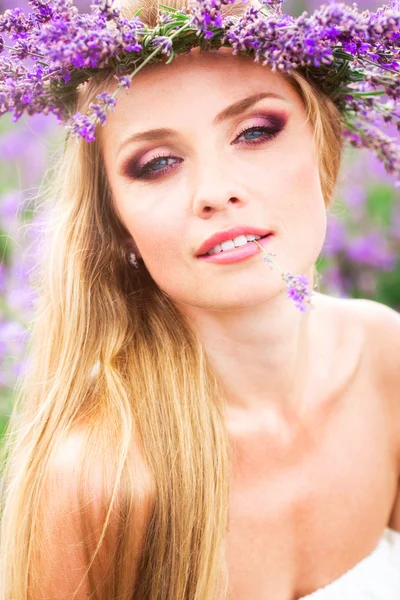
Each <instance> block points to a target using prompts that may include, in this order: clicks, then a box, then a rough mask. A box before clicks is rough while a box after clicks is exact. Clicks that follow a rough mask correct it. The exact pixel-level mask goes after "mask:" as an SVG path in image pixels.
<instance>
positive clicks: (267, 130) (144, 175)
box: [127, 124, 284, 179]
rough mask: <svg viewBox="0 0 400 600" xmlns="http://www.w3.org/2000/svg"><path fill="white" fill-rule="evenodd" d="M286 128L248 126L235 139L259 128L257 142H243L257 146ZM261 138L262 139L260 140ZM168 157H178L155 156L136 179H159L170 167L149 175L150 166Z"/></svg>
mask: <svg viewBox="0 0 400 600" xmlns="http://www.w3.org/2000/svg"><path fill="white" fill-rule="evenodd" d="M283 128H284V124H281V125H279V126H278V125H276V126H274V127H265V126H263V125H258V126H253V127H247V128H245V129H243V130H242V131H241V132H240V133H239V134H238V135H237V137H236V138H235V141H236V140H237V139H238V138H239V137H241V136H242V135H244V134H245V133H248V132H249V131H254V130H258V131H263V134H262V135H261V136H260V137H259V138H258V139H257V141H255V142H251V141H248V140H246V141H244V142H243V144H245V145H246V146H257V145H259V144H263V143H265V142H266V141H270V140H272V139H274V138H275V137H276V136H277V135H278V134H279V133H280V132H281V131H282V129H283ZM260 140H261V141H260ZM162 158H163V159H168V158H176V157H175V156H174V155H173V154H171V153H169V154H159V155H156V156H154V158H152V159H151V160H150V161H149V162H147V163H146V164H145V165H143V167H141V168H140V169H139V170H138V171H137V172H134V174H133V178H134V179H157V178H158V177H159V176H160V175H163V174H164V173H165V172H166V171H168V169H169V167H168V166H166V167H164V168H163V169H160V170H159V171H156V172H155V174H154V175H148V173H150V172H151V171H150V168H151V167H152V166H153V165H155V164H157V161H159V160H160V159H162ZM127 171H128V172H127V175H128V176H129V172H130V167H129V165H128V169H127Z"/></svg>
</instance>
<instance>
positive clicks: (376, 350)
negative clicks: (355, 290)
mask: <svg viewBox="0 0 400 600" xmlns="http://www.w3.org/2000/svg"><path fill="white" fill-rule="evenodd" d="M316 299H317V306H318V308H319V307H322V309H323V310H324V312H325V314H326V315H327V317H328V318H329V320H330V322H331V323H332V324H333V326H334V329H335V330H336V331H337V333H338V334H339V335H341V336H345V335H346V334H347V333H348V332H350V334H351V335H353V336H354V335H356V336H357V338H358V339H359V340H360V341H361V342H362V343H363V344H364V345H366V347H365V349H368V351H369V352H371V353H372V355H373V357H374V358H375V357H376V359H377V361H378V363H379V364H380V365H381V366H382V368H383V369H387V370H388V372H390V371H391V372H392V373H393V372H396V371H397V370H398V369H400V313H398V312H397V311H395V310H394V309H392V308H390V307H389V306H387V305H386V304H381V303H380V302H376V301H374V300H367V299H364V298H360V299H359V298H335V297H333V296H327V295H325V294H316Z"/></svg>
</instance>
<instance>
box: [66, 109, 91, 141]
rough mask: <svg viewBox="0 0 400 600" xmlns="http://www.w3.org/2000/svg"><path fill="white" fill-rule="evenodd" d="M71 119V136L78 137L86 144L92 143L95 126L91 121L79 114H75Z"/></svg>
mask: <svg viewBox="0 0 400 600" xmlns="http://www.w3.org/2000/svg"><path fill="white" fill-rule="evenodd" d="M72 119H73V124H72V125H71V131H72V133H73V135H76V136H80V137H82V138H84V139H85V140H86V141H87V142H94V140H95V137H94V132H95V125H94V122H93V119H90V118H89V117H87V116H86V115H82V114H81V113H77V114H76V115H74V116H73V118H72Z"/></svg>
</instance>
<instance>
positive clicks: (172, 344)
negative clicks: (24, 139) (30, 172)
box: [0, 0, 400, 600]
mask: <svg viewBox="0 0 400 600" xmlns="http://www.w3.org/2000/svg"><path fill="white" fill-rule="evenodd" d="M170 5H171V6H178V7H180V6H181V5H175V4H173V3H170ZM141 6H142V7H143V8H144V11H143V12H142V13H141V18H142V20H143V21H144V22H147V23H148V24H149V26H154V24H155V19H156V15H157V4H156V3H155V2H153V0H151V2H146V3H145V4H138V3H126V4H125V5H124V6H123V10H124V14H125V15H126V16H128V17H130V16H132V15H133V14H134V13H135V11H136V10H137V9H138V8H139V7H141ZM230 10H231V12H232V14H238V12H240V11H242V10H244V8H243V7H241V5H240V4H237V5H233V6H231V7H230ZM226 11H227V12H228V9H226ZM115 86H116V82H115V78H113V73H110V74H109V75H108V77H103V78H102V79H98V80H97V81H96V82H94V81H91V82H90V83H88V84H86V85H85V86H83V87H82V88H81V89H80V90H79V93H78V94H76V97H74V101H73V102H75V104H74V107H75V109H76V110H77V111H78V110H80V111H82V112H84V110H85V109H86V108H87V107H88V105H89V103H90V102H91V101H92V100H93V98H94V97H95V95H96V94H98V93H100V92H103V91H112V90H113V89H115ZM167 129H168V131H166V130H167ZM161 130H162V131H161ZM341 151H342V139H341V135H340V118H339V114H338V111H337V109H336V108H335V106H334V105H333V103H332V101H331V100H329V99H328V98H327V97H325V96H324V95H323V94H321V92H319V91H318V90H317V88H316V87H315V86H312V85H311V84H310V83H309V82H307V81H306V80H305V79H304V78H303V77H302V76H300V74H297V73H293V74H292V75H291V76H287V75H283V74H280V73H278V72H273V71H272V70H271V69H269V68H266V67H264V66H261V65H260V64H256V63H255V62H254V61H253V60H251V59H248V58H246V57H239V56H233V55H232V52H231V50H230V49H228V48H223V49H221V50H220V51H219V52H218V53H211V52H201V51H200V50H199V48H194V49H193V50H192V51H191V52H190V53H189V54H182V55H181V56H178V57H176V58H175V60H174V61H173V62H172V63H171V64H170V65H168V67H166V66H165V65H163V64H153V65H147V66H146V67H145V68H144V69H142V71H141V72H140V73H138V74H137V76H136V78H135V80H134V81H133V83H132V86H131V88H130V89H129V90H128V92H127V93H126V94H121V97H120V99H119V102H118V104H117V106H116V108H115V110H114V111H113V113H112V114H111V115H110V116H109V119H108V122H107V124H106V125H105V126H104V128H101V130H100V131H99V135H98V138H97V139H96V141H95V142H93V143H91V144H87V143H85V142H84V141H82V140H80V141H77V140H76V139H73V138H68V139H67V141H66V145H65V150H64V154H63V157H62V159H61V163H60V164H59V165H57V167H56V169H55V171H54V177H53V179H52V185H51V189H50V190H49V194H48V196H47V200H45V201H44V206H45V207H46V211H47V214H48V227H47V235H46V237H45V243H44V244H43V247H42V255H43V261H42V267H41V271H40V274H39V276H38V279H37V290H38V294H39V300H38V304H37V309H36V314H35V320H34V327H33V331H32V336H31V342H30V344H31V346H30V359H31V360H30V369H29V372H28V375H27V376H26V379H25V381H24V386H23V389H22V390H21V393H20V402H19V403H18V405H17V408H16V411H15V414H14V416H13V421H12V428H11V429H10V442H9V446H8V450H9V452H10V457H9V461H8V470H7V473H6V475H7V477H6V479H5V481H7V486H5V487H6V490H5V492H6V493H5V498H4V512H3V520H2V546H1V549H2V585H1V592H0V597H1V600H27V599H29V600H44V599H48V600H50V599H51V600H70V599H71V600H72V599H73V598H74V599H76V600H83V599H85V600H86V599H88V598H98V599H101V600H117V599H118V600H122V599H126V600H127V599H133V598H134V599H135V600H156V599H157V600H217V599H218V600H219V599H220V600H222V599H227V598H230V599H232V600H299V599H300V598H301V599H302V600H304V599H305V598H307V600H311V599H312V600H314V599H315V600H317V599H318V600H329V599H335V600H342V599H350V598H351V600H367V599H368V600H370V599H372V598H373V599H376V600H377V599H378V598H379V599H384V600H393V599H394V598H399V597H400V533H398V532H399V530H400V499H399V495H398V493H399V469H400V461H399V459H400V418H399V417H400V414H399V413H400V401H399V393H398V389H399V386H398V384H399V375H398V373H399V366H400V362H399V355H400V344H399V340H400V319H399V317H398V315H397V313H395V312H394V311H393V310H391V309H389V308H387V307H385V306H382V305H380V304H378V303H375V302H371V301H366V300H342V299H337V298H333V297H329V296H326V295H324V294H321V293H319V292H315V293H314V295H313V308H312V309H311V310H308V311H307V312H301V311H299V310H297V309H296V307H295V306H294V305H293V302H291V301H290V299H288V297H287V294H286V290H285V284H284V282H283V281H282V279H281V278H280V276H279V272H278V271H277V270H274V269H272V270H271V269H269V268H268V265H266V264H265V263H264V262H263V261H262V251H261V248H260V247H262V248H264V249H268V250H269V251H271V252H274V253H275V254H276V257H277V260H279V262H280V264H281V265H282V266H283V267H284V268H285V269H288V270H289V271H291V272H293V273H302V274H305V275H307V276H308V277H309V280H310V281H311V285H312V287H314V288H315V287H316V283H317V282H316V273H315V270H314V265H315V263H316V260H317V258H318V256H319V254H320V252H321V249H322V247H323V244H324V239H325V234H326V224H327V215H328V212H329V210H330V208H331V206H332V203H333V199H334V191H335V185H336V183H337V179H338V173H339V167H340V161H341ZM46 202H47V204H46ZM252 237H253V238H254V237H255V239H256V241H258V240H260V241H259V243H258V244H255V243H252ZM261 238H262V239H261ZM229 240H230V241H229ZM233 246H234V247H233ZM210 251H211V252H210Z"/></svg>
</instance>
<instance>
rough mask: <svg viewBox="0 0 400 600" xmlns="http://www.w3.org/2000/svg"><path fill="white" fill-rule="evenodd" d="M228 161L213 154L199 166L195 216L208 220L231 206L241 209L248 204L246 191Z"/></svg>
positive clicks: (194, 188)
mask: <svg viewBox="0 0 400 600" xmlns="http://www.w3.org/2000/svg"><path fill="white" fill-rule="evenodd" d="M227 160H228V157H226V159H224V158H223V157H222V158H221V156H220V157H219V158H217V157H216V156H215V154H213V155H212V156H208V157H207V158H205V159H203V160H202V161H201V164H199V165H198V167H197V172H196V174H195V177H194V179H195V182H194V186H193V188H192V189H193V192H192V207H193V214H194V215H195V216H197V217H200V218H203V219H207V218H210V217H211V216H212V215H213V214H214V213H215V212H221V211H224V210H228V209H229V208H230V207H231V205H234V206H235V208H240V207H241V206H242V205H245V204H246V201H245V190H244V189H243V188H242V186H241V184H240V182H239V181H238V179H239V176H238V174H237V173H236V174H235V173H234V172H233V168H232V167H229V165H228V164H227ZM239 175H240V174H239Z"/></svg>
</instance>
